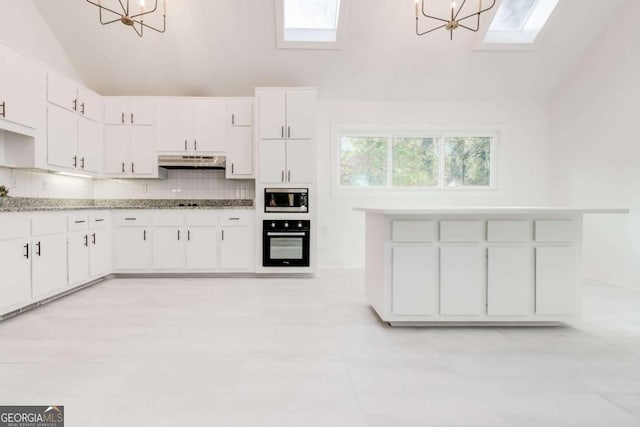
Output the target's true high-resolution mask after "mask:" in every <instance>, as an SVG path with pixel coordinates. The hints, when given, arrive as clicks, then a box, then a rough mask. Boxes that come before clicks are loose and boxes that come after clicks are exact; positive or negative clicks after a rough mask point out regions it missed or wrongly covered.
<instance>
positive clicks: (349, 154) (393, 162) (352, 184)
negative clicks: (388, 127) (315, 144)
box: [335, 131, 496, 190]
mask: <svg viewBox="0 0 640 427" xmlns="http://www.w3.org/2000/svg"><path fill="white" fill-rule="evenodd" d="M400 133H402V132H400ZM361 135H366V134H365V133H364V132H351V131H348V132H340V131H339V132H338V133H337V134H336V137H335V138H336V140H337V148H338V156H337V157H338V158H337V163H338V167H337V174H338V185H339V187H340V188H343V189H370V190H397V189H400V190H402V189H406V190H412V189H452V188H464V189H473V188H492V187H493V186H494V173H493V172H494V171H493V169H494V168H493V165H494V163H495V158H494V157H495V156H494V151H495V139H496V137H495V134H489V133H487V132H476V133H471V134H469V133H464V134H462V133H460V134H456V133H446V134H441V135H426V134H425V135H424V136H419V134H414V135H399V136H394V135H393V133H388V134H387V135H371V136H361Z"/></svg>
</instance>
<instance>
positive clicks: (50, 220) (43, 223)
mask: <svg viewBox="0 0 640 427" xmlns="http://www.w3.org/2000/svg"><path fill="white" fill-rule="evenodd" d="M66 231H67V214H63V213H52V214H38V215H35V216H34V217H33V220H32V223H31V234H32V235H33V236H44V235H47V234H57V233H65V232H66Z"/></svg>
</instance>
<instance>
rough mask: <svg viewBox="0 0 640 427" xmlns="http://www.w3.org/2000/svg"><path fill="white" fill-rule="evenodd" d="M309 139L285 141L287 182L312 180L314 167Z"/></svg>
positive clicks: (307, 181) (308, 181) (311, 145)
mask: <svg viewBox="0 0 640 427" xmlns="http://www.w3.org/2000/svg"><path fill="white" fill-rule="evenodd" d="M313 159H314V156H313V144H311V141H305V140H301V141H294V140H289V141H287V176H286V177H285V179H286V181H287V182H291V183H310V182H313V178H314V174H315V167H314V162H313Z"/></svg>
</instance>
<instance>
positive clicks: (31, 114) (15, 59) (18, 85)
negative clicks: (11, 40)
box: [0, 46, 46, 128]
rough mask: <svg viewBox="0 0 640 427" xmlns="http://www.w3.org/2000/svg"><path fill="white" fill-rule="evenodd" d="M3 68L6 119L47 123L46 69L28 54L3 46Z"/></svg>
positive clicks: (1, 98) (0, 85)
mask: <svg viewBox="0 0 640 427" xmlns="http://www.w3.org/2000/svg"><path fill="white" fill-rule="evenodd" d="M0 63H2V64H3V65H2V68H3V70H2V71H0V73H2V81H1V82H0V103H4V104H3V106H2V107H0V109H2V110H1V111H2V116H0V119H1V118H3V119H5V120H8V121H10V122H13V123H17V124H19V125H23V126H27V127H30V128H37V127H38V126H39V125H44V118H45V116H44V114H45V113H44V111H45V104H46V97H45V94H46V73H45V70H44V69H43V68H42V67H41V66H40V65H38V64H36V63H35V62H33V61H31V60H30V59H28V58H27V57H25V56H23V55H21V54H19V53H17V52H15V51H13V50H12V49H10V48H8V47H5V46H0Z"/></svg>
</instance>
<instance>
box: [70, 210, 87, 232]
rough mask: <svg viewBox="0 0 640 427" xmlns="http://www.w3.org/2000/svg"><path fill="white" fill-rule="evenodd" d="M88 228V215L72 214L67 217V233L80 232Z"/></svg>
mask: <svg viewBox="0 0 640 427" xmlns="http://www.w3.org/2000/svg"><path fill="white" fill-rule="evenodd" d="M88 227H89V214H87V213H86V212H85V213H72V214H69V216H68V217H67V230H69V231H81V230H86V229H87V228H88Z"/></svg>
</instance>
